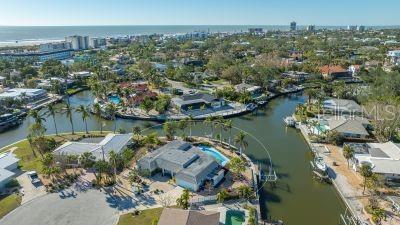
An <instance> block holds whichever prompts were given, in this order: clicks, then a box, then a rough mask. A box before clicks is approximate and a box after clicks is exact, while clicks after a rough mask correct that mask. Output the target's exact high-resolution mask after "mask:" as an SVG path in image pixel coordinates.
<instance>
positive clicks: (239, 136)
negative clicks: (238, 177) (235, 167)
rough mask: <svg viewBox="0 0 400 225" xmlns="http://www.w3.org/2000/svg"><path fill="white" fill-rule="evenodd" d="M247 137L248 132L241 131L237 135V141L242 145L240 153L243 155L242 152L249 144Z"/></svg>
mask: <svg viewBox="0 0 400 225" xmlns="http://www.w3.org/2000/svg"><path fill="white" fill-rule="evenodd" d="M245 139H246V134H245V133H244V132H243V131H240V132H239V133H238V134H237V135H236V136H235V143H236V144H239V145H240V155H242V152H243V151H244V150H245V149H246V147H247V146H248V145H249V144H248V143H247V141H246V140H245Z"/></svg>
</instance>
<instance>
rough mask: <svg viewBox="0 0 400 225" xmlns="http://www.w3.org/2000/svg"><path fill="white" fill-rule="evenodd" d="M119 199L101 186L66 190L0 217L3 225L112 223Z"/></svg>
mask: <svg viewBox="0 0 400 225" xmlns="http://www.w3.org/2000/svg"><path fill="white" fill-rule="evenodd" d="M119 202H120V200H119V199H118V200H116V199H114V198H112V197H111V196H110V195H107V194H106V193H104V191H103V192H100V191H99V190H92V189H89V190H87V191H84V192H75V191H72V190H66V191H64V193H54V194H47V195H44V196H41V197H38V198H36V199H34V200H32V201H31V202H28V203H26V204H24V205H22V206H20V207H19V208H17V209H16V210H14V211H12V212H11V213H10V214H8V215H6V216H5V217H4V218H3V219H1V220H0V224H1V225H80V224H82V225H83V224H84V225H113V224H116V221H117V219H118V212H119V210H121V205H120V204H119Z"/></svg>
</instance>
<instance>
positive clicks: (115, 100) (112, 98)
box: [108, 95, 121, 105]
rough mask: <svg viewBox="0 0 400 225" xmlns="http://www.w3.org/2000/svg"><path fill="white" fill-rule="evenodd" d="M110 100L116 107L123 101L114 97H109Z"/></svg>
mask: <svg viewBox="0 0 400 225" xmlns="http://www.w3.org/2000/svg"><path fill="white" fill-rule="evenodd" d="M108 99H109V100H110V102H112V103H114V104H116V105H118V104H119V103H120V102H121V99H120V98H119V96H114V95H112V96H110V97H108Z"/></svg>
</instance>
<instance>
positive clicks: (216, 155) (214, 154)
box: [199, 146, 229, 166]
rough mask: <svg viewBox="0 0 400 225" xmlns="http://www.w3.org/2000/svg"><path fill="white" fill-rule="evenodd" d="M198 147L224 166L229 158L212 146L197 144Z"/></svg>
mask: <svg viewBox="0 0 400 225" xmlns="http://www.w3.org/2000/svg"><path fill="white" fill-rule="evenodd" d="M199 148H200V149H201V150H202V151H203V152H205V153H206V154H208V155H209V156H211V157H213V158H214V159H215V160H217V162H218V163H219V164H221V166H225V165H226V164H227V163H228V162H229V159H228V158H227V157H226V156H224V155H223V154H222V153H220V152H219V151H218V150H217V149H215V148H213V147H208V146H199Z"/></svg>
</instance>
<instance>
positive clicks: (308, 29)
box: [307, 25, 315, 32]
mask: <svg viewBox="0 0 400 225" xmlns="http://www.w3.org/2000/svg"><path fill="white" fill-rule="evenodd" d="M307 31H310V32H314V31H315V25H308V27H307Z"/></svg>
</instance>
